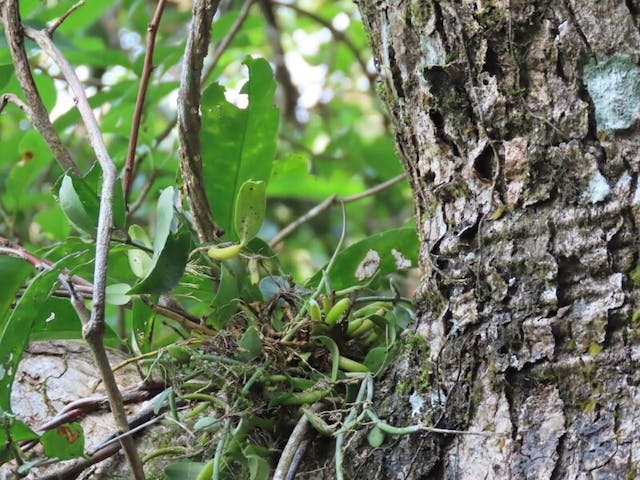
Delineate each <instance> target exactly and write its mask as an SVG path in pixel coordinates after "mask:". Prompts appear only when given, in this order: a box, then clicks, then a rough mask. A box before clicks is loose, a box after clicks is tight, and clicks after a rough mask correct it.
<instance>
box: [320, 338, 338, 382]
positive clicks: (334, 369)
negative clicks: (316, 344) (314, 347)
mask: <svg viewBox="0 0 640 480" xmlns="http://www.w3.org/2000/svg"><path fill="white" fill-rule="evenodd" d="M316 338H317V339H318V340H319V341H320V343H322V344H323V345H324V346H325V347H326V348H327V350H329V353H330V354H331V380H332V381H334V382H335V381H336V380H337V379H338V369H339V368H340V365H339V362H340V350H339V349H338V345H337V344H336V342H335V341H334V340H333V338H331V337H327V336H325V335H320V336H318V337H316Z"/></svg>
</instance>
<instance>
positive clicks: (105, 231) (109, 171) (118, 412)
mask: <svg viewBox="0 0 640 480" xmlns="http://www.w3.org/2000/svg"><path fill="white" fill-rule="evenodd" d="M24 33H25V35H26V36H27V37H29V38H31V39H32V40H34V41H35V42H36V43H37V44H38V45H39V46H40V48H42V50H43V51H44V52H46V53H47V55H49V57H51V59H52V60H53V61H54V62H55V63H56V65H57V66H58V68H59V69H60V71H61V72H62V74H63V75H64V77H65V78H66V79H67V82H68V84H69V87H70V88H71V91H72V92H73V95H74V100H75V102H76V106H77V108H78V111H79V112H80V116H81V118H82V121H83V123H84V125H85V128H86V129H87V134H88V136H89V141H90V143H91V147H92V149H93V151H94V152H95V154H96V157H97V159H98V162H99V164H100V168H101V169H102V191H101V193H100V210H99V213H98V228H97V233H96V256H95V267H94V278H93V282H94V288H93V307H92V311H91V318H90V320H89V323H88V324H87V325H85V326H84V327H83V336H84V338H85V340H86V341H87V343H88V344H89V346H90V347H91V350H92V351H93V355H94V357H95V359H96V363H97V365H98V368H99V370H100V374H101V375H102V379H103V380H104V384H105V389H106V391H107V394H108V396H109V403H110V405H111V411H112V412H113V416H114V419H115V422H116V425H117V427H118V428H119V429H120V430H121V431H122V432H126V431H127V430H128V428H129V427H128V423H127V416H126V413H125V410H124V405H123V403H122V394H121V393H120V390H119V388H118V384H117V383H116V380H115V377H114V376H113V372H112V371H111V367H110V365H109V359H108V357H107V354H106V351H105V348H104V343H103V339H104V331H105V324H104V315H105V304H106V281H107V260H108V254H109V241H110V238H111V229H112V219H113V210H112V208H113V196H114V190H115V182H116V167H115V165H114V163H113V161H112V160H111V157H110V156H109V153H108V152H107V148H106V146H105V143H104V140H103V138H102V133H101V132H100V127H99V126H98V122H97V120H96V118H95V116H94V114H93V110H92V109H91V106H90V105H89V101H88V100H87V96H86V93H85V91H84V88H83V86H82V84H81V83H80V80H79V79H78V77H77V76H76V73H75V71H74V69H73V67H71V65H70V64H69V62H68V61H67V60H66V58H64V56H63V55H62V52H60V50H59V49H58V48H57V47H56V45H55V44H54V43H53V41H52V40H51V37H50V36H49V35H48V34H47V32H45V31H39V30H35V29H33V28H29V27H24ZM122 448H123V450H124V452H125V456H126V457H127V461H128V463H129V466H130V467H131V473H132V475H133V477H134V478H135V479H136V480H143V479H144V478H145V476H144V470H143V468H142V462H140V457H139V456H138V452H137V451H136V446H135V443H134V441H133V439H132V438H131V437H125V438H123V439H122Z"/></svg>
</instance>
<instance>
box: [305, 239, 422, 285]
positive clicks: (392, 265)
mask: <svg viewBox="0 0 640 480" xmlns="http://www.w3.org/2000/svg"><path fill="white" fill-rule="evenodd" d="M418 248H419V243H418V236H417V235H416V230H415V228H414V227H403V228H395V229H392V230H387V231H386V232H382V233H378V234H376V235H372V236H371V237H369V238H365V239H364V240H362V241H360V242H357V243H354V244H353V245H351V246H350V247H348V248H346V249H345V250H343V251H342V252H340V253H339V254H338V256H337V257H336V261H335V263H334V265H333V268H332V269H331V271H330V272H329V279H330V280H331V286H332V288H334V289H336V290H341V289H343V288H347V287H351V286H353V285H358V284H363V283H367V282H369V281H370V280H371V279H372V278H373V277H374V276H376V275H388V274H390V273H393V272H397V271H399V270H405V269H407V268H414V267H416V266H417V265H418ZM321 278H322V272H318V273H317V274H316V275H314V276H313V277H312V278H311V279H310V280H309V281H308V282H307V283H308V284H307V286H315V285H318V283H319V282H320V280H321Z"/></svg>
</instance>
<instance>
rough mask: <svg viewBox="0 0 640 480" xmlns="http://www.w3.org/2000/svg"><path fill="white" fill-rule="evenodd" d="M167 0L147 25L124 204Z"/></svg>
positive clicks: (157, 9)
mask: <svg viewBox="0 0 640 480" xmlns="http://www.w3.org/2000/svg"><path fill="white" fill-rule="evenodd" d="M165 5H166V0H158V5H157V6H156V10H155V12H154V14H153V18H152V19H151V22H149V25H148V27H147V41H146V51H145V54H144V63H143V66H142V75H141V76H140V85H139V86H138V96H137V97H136V106H135V110H134V112H133V120H132V122H131V132H130V133H129V146H128V148H127V160H126V162H125V166H124V175H123V178H122V190H123V191H124V204H125V206H126V205H128V204H129V195H130V194H131V184H132V183H133V168H134V164H135V159H136V148H137V146H138V134H139V132H140V122H141V120H142V110H143V108H144V100H145V98H146V96H147V89H148V88H149V79H150V78H151V72H152V71H153V69H154V66H153V50H154V49H155V45H156V35H157V33H158V26H159V24H160V19H161V18H162V13H163V12H164V7H165Z"/></svg>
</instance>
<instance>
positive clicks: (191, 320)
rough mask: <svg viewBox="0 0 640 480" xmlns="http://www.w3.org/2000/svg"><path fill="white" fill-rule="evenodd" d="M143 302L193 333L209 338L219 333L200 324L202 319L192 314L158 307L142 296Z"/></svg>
mask: <svg viewBox="0 0 640 480" xmlns="http://www.w3.org/2000/svg"><path fill="white" fill-rule="evenodd" d="M140 298H141V299H142V301H143V302H144V303H145V304H146V305H147V306H148V307H149V308H150V309H151V310H153V311H154V312H156V313H159V314H160V315H163V316H165V317H167V318H170V319H171V320H173V321H175V322H178V323H179V324H180V325H182V326H183V327H184V328H186V329H187V330H189V331H192V332H198V333H201V334H204V335H208V336H211V337H212V336H214V335H215V334H216V333H217V332H216V331H215V330H213V329H212V328H209V327H207V326H205V325H201V324H200V319H199V318H198V317H194V316H193V315H191V314H190V313H188V312H186V311H184V310H181V311H178V310H176V309H174V308H170V307H165V306H162V305H158V304H157V303H154V302H152V301H151V300H149V299H148V298H146V297H144V296H142V297H140Z"/></svg>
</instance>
